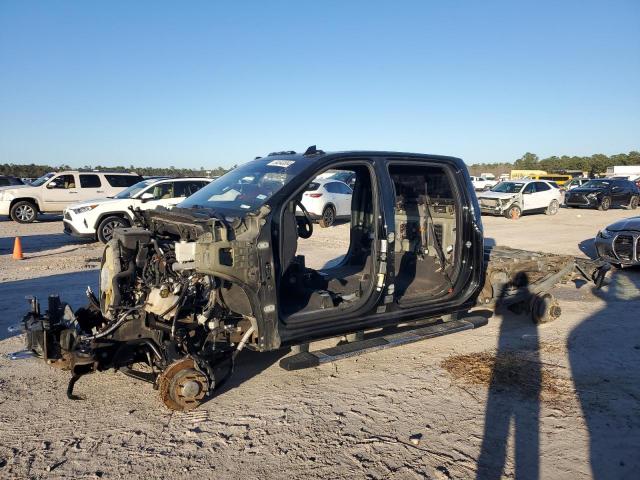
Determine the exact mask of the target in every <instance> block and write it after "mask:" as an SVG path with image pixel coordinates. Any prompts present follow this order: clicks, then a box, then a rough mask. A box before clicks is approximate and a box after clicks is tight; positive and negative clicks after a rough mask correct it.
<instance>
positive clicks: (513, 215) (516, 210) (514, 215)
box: [504, 205, 522, 220]
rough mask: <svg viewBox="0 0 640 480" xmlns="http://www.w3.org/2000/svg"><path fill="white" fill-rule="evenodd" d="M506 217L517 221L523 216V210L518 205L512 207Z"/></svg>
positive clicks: (505, 214)
mask: <svg viewBox="0 0 640 480" xmlns="http://www.w3.org/2000/svg"><path fill="white" fill-rule="evenodd" d="M504 216H505V217H507V218H510V219H511V220H517V219H519V218H520V217H521V216H522V209H521V208H520V207H519V206H518V205H511V206H510V207H509V208H508V209H507V211H506V212H505V213H504Z"/></svg>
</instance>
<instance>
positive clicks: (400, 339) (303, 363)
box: [280, 317, 488, 370]
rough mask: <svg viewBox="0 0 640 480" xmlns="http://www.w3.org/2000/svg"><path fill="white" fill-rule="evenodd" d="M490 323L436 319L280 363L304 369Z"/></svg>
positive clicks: (303, 354) (298, 355)
mask: <svg viewBox="0 0 640 480" xmlns="http://www.w3.org/2000/svg"><path fill="white" fill-rule="evenodd" d="M487 323H488V319H486V318H484V317H469V318H465V319H463V320H452V321H450V322H442V323H437V324H435V325H429V326H428V327H422V328H418V329H416V330H407V331H404V332H400V333H394V334H391V335H384V336H382V337H374V338H369V339H366V340H360V341H357V342H349V343H345V344H342V345H338V346H336V347H331V348H325V349H323V350H317V351H315V352H300V353H296V354H295V355H290V356H288V357H285V358H283V359H282V360H280V366H281V367H282V368H284V369H285V370H302V369H303V368H310V367H317V366H318V365H320V364H322V363H327V362H334V361H336V360H342V359H343V358H349V357H355V356H357V355H362V354H363V353H369V352H374V351H376V350H383V349H385V348H392V347H398V346H400V345H406V344H407V343H413V342H417V341H420V340H425V339H427V338H434V337H440V336H442V335H449V334H450V333H456V332H462V331H463V330H472V329H474V328H478V327H482V326H484V325H486V324H487Z"/></svg>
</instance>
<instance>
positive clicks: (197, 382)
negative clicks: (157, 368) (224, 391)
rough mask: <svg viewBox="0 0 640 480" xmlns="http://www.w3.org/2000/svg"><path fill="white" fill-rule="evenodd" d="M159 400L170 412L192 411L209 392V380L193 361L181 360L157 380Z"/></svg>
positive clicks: (174, 363) (169, 367)
mask: <svg viewBox="0 0 640 480" xmlns="http://www.w3.org/2000/svg"><path fill="white" fill-rule="evenodd" d="M158 387H159V390H160V398H161V399H162V401H163V402H164V404H165V405H166V406H167V407H168V408H170V409H171V410H193V409H194V408H196V407H198V406H199V405H200V404H201V403H202V401H203V399H204V397H205V396H206V394H207V392H208V391H209V379H208V378H207V376H206V375H205V374H204V373H202V372H201V371H200V370H199V369H198V368H197V367H196V364H195V362H194V361H193V359H191V358H183V359H181V360H178V361H176V362H173V363H172V364H171V365H169V366H168V367H167V368H166V369H165V370H164V371H163V372H162V373H161V374H160V376H159V378H158Z"/></svg>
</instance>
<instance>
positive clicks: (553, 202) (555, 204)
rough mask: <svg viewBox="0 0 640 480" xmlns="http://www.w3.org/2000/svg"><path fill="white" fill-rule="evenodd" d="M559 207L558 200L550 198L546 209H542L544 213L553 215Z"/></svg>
mask: <svg viewBox="0 0 640 480" xmlns="http://www.w3.org/2000/svg"><path fill="white" fill-rule="evenodd" d="M559 208H560V204H559V203H558V201H557V200H551V203H550V204H549V206H548V207H547V209H546V210H545V211H544V213H546V214H547V215H555V214H556V213H558V209H559Z"/></svg>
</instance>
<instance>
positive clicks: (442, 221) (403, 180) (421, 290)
mask: <svg viewBox="0 0 640 480" xmlns="http://www.w3.org/2000/svg"><path fill="white" fill-rule="evenodd" d="M389 174H390V176H391V179H392V181H393V186H394V189H395V208H394V213H395V229H396V240H395V242H394V253H395V281H394V283H395V298H396V300H397V301H398V303H403V302H406V303H410V302H422V301H431V300H433V299H436V298H439V297H442V296H444V295H446V294H447V293H448V292H449V291H450V290H451V289H452V288H453V285H454V283H455V272H456V270H457V269H456V268H455V265H456V256H457V251H458V246H457V241H458V239H457V222H458V220H457V214H458V211H459V203H458V202H456V199H455V197H454V194H453V188H452V183H451V180H450V178H449V176H448V175H447V172H446V171H445V170H444V169H443V168H441V167H431V166H426V165H397V164H392V165H390V166H389Z"/></svg>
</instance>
